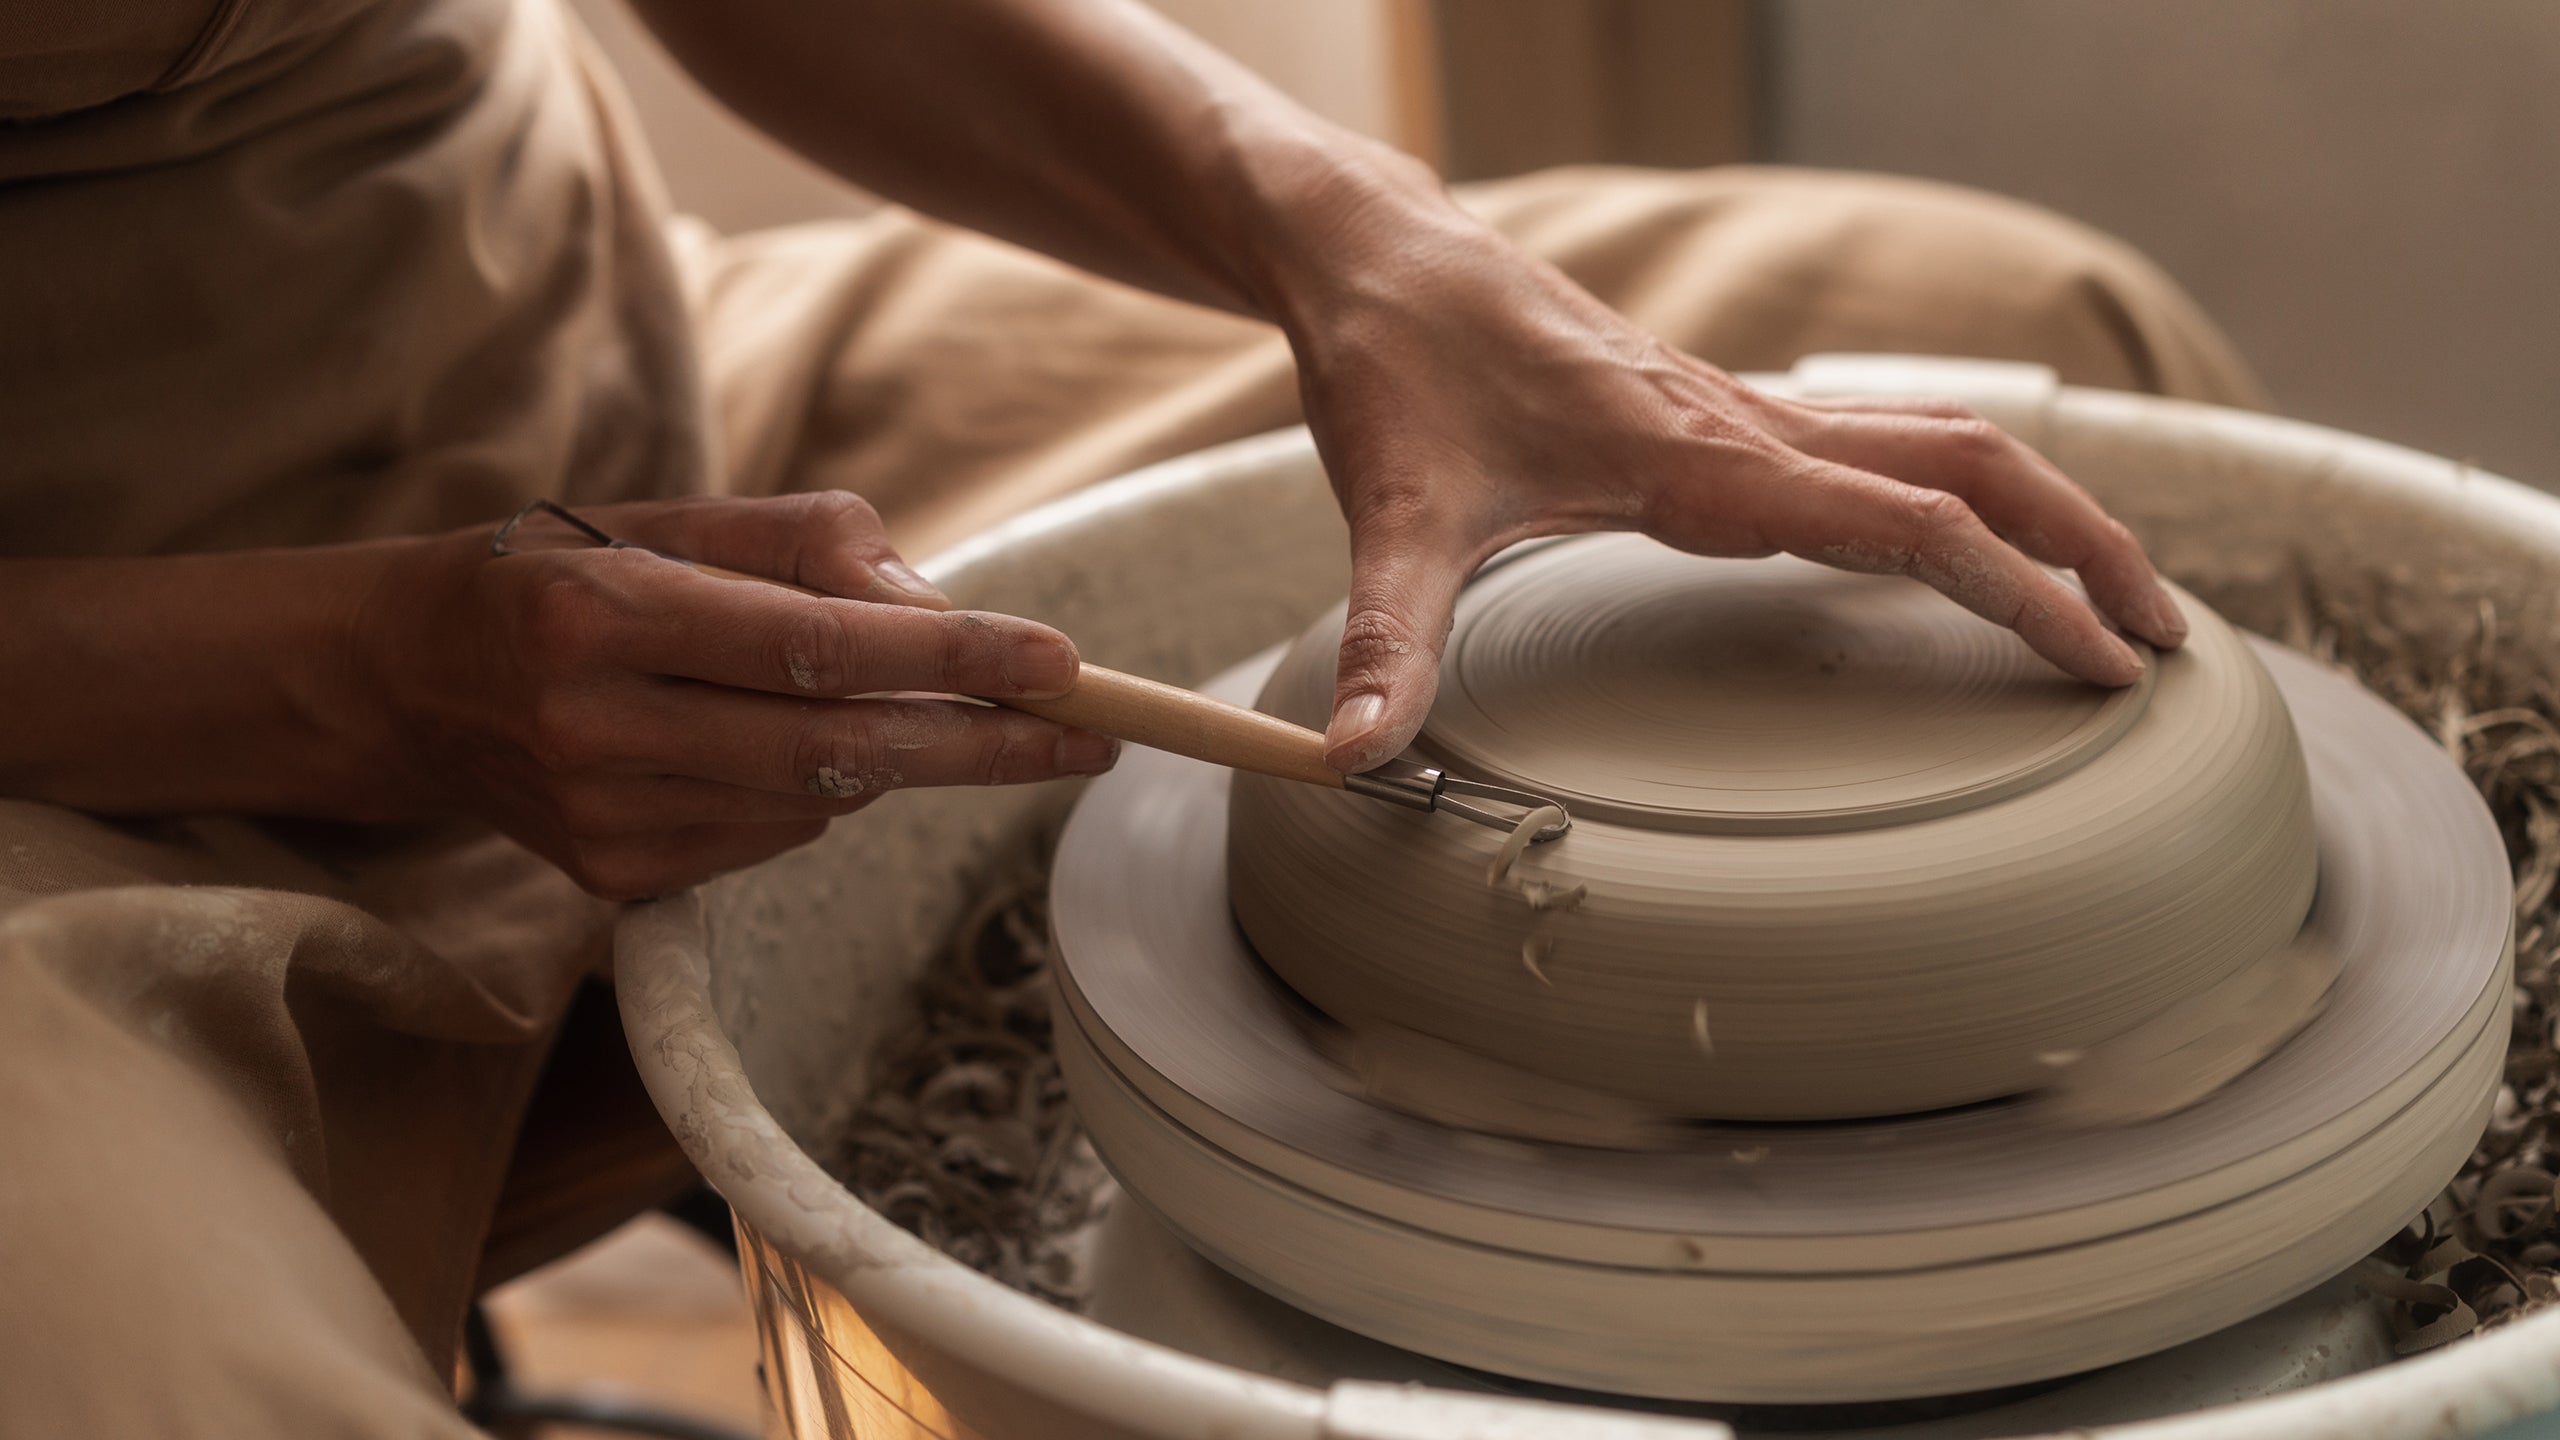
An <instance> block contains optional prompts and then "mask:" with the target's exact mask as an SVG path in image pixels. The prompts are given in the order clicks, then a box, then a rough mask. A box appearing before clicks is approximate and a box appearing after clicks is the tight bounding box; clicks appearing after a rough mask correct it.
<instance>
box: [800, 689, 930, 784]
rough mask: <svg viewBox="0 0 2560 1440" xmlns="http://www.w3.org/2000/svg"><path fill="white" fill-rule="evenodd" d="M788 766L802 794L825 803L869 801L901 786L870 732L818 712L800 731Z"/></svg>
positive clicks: (864, 727) (894, 768) (901, 778)
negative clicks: (867, 798)
mask: <svg viewBox="0 0 2560 1440" xmlns="http://www.w3.org/2000/svg"><path fill="white" fill-rule="evenodd" d="M789 764H790V767H791V769H790V773H791V774H792V775H793V776H794V777H795V778H796V779H797V780H798V782H799V785H800V788H801V790H802V791H804V792H806V793H807V794H811V795H816V796H819V797H821V798H823V799H828V800H851V799H855V798H857V797H860V796H865V795H873V794H877V793H878V792H880V791H883V790H892V789H895V788H897V787H898V786H899V785H900V784H902V783H904V781H905V777H904V776H903V775H901V774H899V773H898V771H897V769H896V767H895V766H893V765H891V764H889V763H887V758H886V752H885V751H884V749H883V747H882V746H881V745H880V743H879V739H878V737H877V736H875V735H873V734H871V733H870V727H868V726H863V725H856V724H848V723H847V722H846V720H845V718H844V717H843V716H842V715H840V714H836V713H832V712H829V711H823V710H822V711H820V712H819V713H818V714H816V715H813V716H812V717H811V718H810V719H809V721H808V723H806V724H804V725H802V726H801V727H800V730H799V733H798V735H797V736H796V737H795V739H794V740H793V742H792V745H791V755H790V760H789Z"/></svg>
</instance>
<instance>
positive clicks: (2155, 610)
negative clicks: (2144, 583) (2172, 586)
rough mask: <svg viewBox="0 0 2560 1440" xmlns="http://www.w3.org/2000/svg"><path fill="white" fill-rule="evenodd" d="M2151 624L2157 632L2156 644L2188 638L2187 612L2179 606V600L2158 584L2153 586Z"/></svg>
mask: <svg viewBox="0 0 2560 1440" xmlns="http://www.w3.org/2000/svg"><path fill="white" fill-rule="evenodd" d="M2151 624H2152V628H2153V629H2154V630H2155V631H2156V632H2157V633H2156V635H2155V636H2154V637H2153V643H2155V644H2160V645H2175V644H2177V643H2178V642H2180V641H2182V640H2184V639H2186V638H2187V617H2186V613H2185V612H2184V611H2181V610H2180V609H2179V608H2178V602H2177V601H2175V600H2172V599H2170V598H2169V592H2168V591H2166V590H2163V589H2161V588H2160V587H2159V586H2157V585H2154V586H2152V587H2151Z"/></svg>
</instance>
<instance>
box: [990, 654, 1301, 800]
mask: <svg viewBox="0 0 2560 1440" xmlns="http://www.w3.org/2000/svg"><path fill="white" fill-rule="evenodd" d="M998 703H999V704H1003V705H1006V706H1010V707H1011V708H1013V709H1016V710H1023V711H1028V712H1029V713H1031V714H1034V715H1037V716H1039V717H1041V718H1042V719H1044V720H1055V721H1057V722H1058V723H1059V724H1061V725H1073V726H1075V727H1077V728H1078V729H1081V730H1094V731H1099V732H1100V733H1102V734H1105V735H1111V736H1116V737H1117V738H1119V739H1122V740H1126V741H1129V742H1130V743H1131V744H1135V745H1144V746H1146V747H1147V748H1148V749H1151V750H1169V751H1171V752H1173V753H1174V754H1176V755H1188V756H1190V757H1191V758H1192V759H1194V760H1206V761H1208V762H1209V763H1210V764H1212V765H1224V766H1226V767H1228V768H1229V769H1233V770H1250V771H1252V772H1254V773H1255V774H1257V775H1271V776H1276V777H1278V778H1280V779H1282V780H1298V781H1303V782H1305V783H1307V784H1309V785H1327V786H1331V787H1332V788H1334V789H1336V790H1339V789H1341V788H1342V776H1341V775H1340V774H1338V773H1336V772H1335V770H1334V769H1333V767H1332V766H1330V765H1327V764H1325V763H1324V737H1323V736H1322V735H1319V734H1317V733H1316V732H1315V731H1313V730H1309V729H1307V728H1306V727H1304V726H1302V725H1292V724H1290V723H1289V722H1288V721H1286V720H1281V719H1277V718H1275V717H1273V716H1269V715H1265V714H1263V713H1262V712H1261V711H1259V710H1247V709H1245V708H1244V707H1243V706H1241V705H1230V704H1228V703H1227V702H1226V701H1224V700H1215V699H1212V698H1210V697H1209V696H1206V695H1203V694H1201V693H1200V692H1198V691H1196V690H1185V689H1183V688H1182V687H1180V686H1178V685H1167V684H1164V683H1162V682H1161V681H1156V680H1148V679H1145V678H1143V677H1141V676H1137V675H1124V674H1122V673H1121V672H1119V671H1117V670H1107V669H1105V668H1103V667H1102V666H1100V665H1095V664H1091V663H1089V662H1088V663H1087V664H1086V665H1085V666H1084V668H1083V669H1081V670H1078V671H1077V672H1076V683H1075V685H1074V686H1073V687H1072V688H1071V689H1069V690H1068V691H1067V693H1066V694H1064V695H1061V696H1059V697H1057V698H1056V699H1054V700H1018V699H1017V700H1004V701H999V702H998Z"/></svg>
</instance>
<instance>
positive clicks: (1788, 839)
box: [1229, 535, 2317, 1120]
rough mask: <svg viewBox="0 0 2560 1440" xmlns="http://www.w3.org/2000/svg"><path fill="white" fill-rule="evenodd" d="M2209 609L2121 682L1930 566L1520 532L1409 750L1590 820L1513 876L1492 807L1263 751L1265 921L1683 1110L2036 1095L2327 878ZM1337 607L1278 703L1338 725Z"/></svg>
mask: <svg viewBox="0 0 2560 1440" xmlns="http://www.w3.org/2000/svg"><path fill="white" fill-rule="evenodd" d="M2179 603H2180V604H2181V606H2182V607H2183V609H2184V612H2185V614H2186V616H2187V620H2188V623H2189V626H2190V629H2191V632H2192V634H2191V638H2190V639H2189V641H2188V642H2187V644H2186V645H2185V646H2184V647H2182V648H2181V649H2179V650H2177V651H2174V652H2170V653H2166V654H2158V655H2154V654H2151V653H2150V652H2148V651H2147V650H2146V651H2145V652H2144V653H2145V655H2146V658H2147V659H2148V661H2149V664H2150V668H2149V671H2148V673H2147V674H2146V675H2145V677H2144V678H2143V679H2142V680H2141V681H2140V682H2139V683H2137V684H2135V685H2133V686H2130V687H2127V688H2124V689H2119V690H2110V689H2105V688H2102V687H2099V686H2094V685H2089V684H2085V683H2082V682H2079V681H2076V680H2073V679H2071V678H2069V677H2068V676H2065V675H2063V674H2062V673H2061V672H2059V671H2057V670H2055V669H2053V668H2052V667H2051V666H2050V665H2048V664H2047V663H2046V662H2044V661H2043V660H2041V659H2039V658H2038V657H2037V656H2035V655H2034V654H2033V652H2031V651H2029V650H2028V649H2027V647H2026V646H2025V644H2024V643H2023V642H2021V641H2019V640H2018V639H2017V638H2016V637H2015V636H2014V635H2013V634H2011V633H2010V632H2008V631H2006V630H2003V629H2000V628H1999V627H1996V626H1994V625H1991V624H1989V623H1986V622H1984V621H1982V620H1980V619H1978V618H1976V617H1974V616H1972V615H1970V614H1968V613H1966V612H1964V611H1963V610H1961V609H1959V608H1957V607H1956V606H1955V605H1953V604H1951V603H1949V602H1948V601H1946V600H1945V599H1943V598H1942V597H1940V596H1938V595H1937V594H1936V593H1934V592H1932V591H1930V590H1928V589H1926V588H1925V587H1923V586H1921V585H1919V584H1917V583H1915V582H1912V581H1908V580H1903V579H1899V578H1891V577H1877V576H1864V575H1855V574H1849V573H1845V572H1841V571H1836V570H1831V569H1828V568H1825V567H1822V566H1818V565H1814V564H1810V563H1807V562H1804V561H1798V560H1792V559H1786V558H1778V559H1769V560H1710V559H1700V558H1697V557H1693V556H1687V555H1682V554H1679V553H1677V552H1674V551H1672V550H1669V549H1667V548H1665V547H1663V546H1660V545H1657V544H1655V543H1654V542H1652V541H1649V540H1646V539H1643V538H1641V537H1637V536H1630V535H1606V536H1590V537H1583V538H1578V539H1574V540H1569V541H1562V542H1555V543H1550V544H1546V545H1542V546H1535V547H1524V548H1523V549H1522V550H1521V551H1519V552H1515V553H1514V554H1513V555H1512V556H1510V557H1506V559H1504V560H1503V561H1501V562H1498V563H1497V564H1496V565H1495V566H1494V567H1492V568H1490V569H1489V570H1488V571H1487V572H1486V573H1485V574H1483V575H1481V576H1479V577H1478V579H1477V580H1476V582H1475V583H1474V584H1473V585H1472V586H1471V587H1470V588H1469V590H1468V592H1467V593H1466V595H1465V596H1464V597H1463V598H1462V600H1461V602H1460V605H1459V608H1458V614H1457V623H1456V626H1455V629H1454V630H1453V632H1452V634H1451V638H1450V642H1449V646H1448V649H1447V652H1446V657H1445V659H1444V661H1443V663H1442V666H1441V672H1440V683H1441V693H1440V696H1439V699H1438V701H1437V703H1436V705H1435V707H1434V709H1433V711H1432V715H1431V719H1430V722H1429V723H1428V724H1427V725H1426V726H1425V728H1424V730H1423V732H1422V735H1421V737H1420V740H1419V741H1418V742H1417V745H1416V747H1415V748H1416V750H1417V751H1418V752H1419V753H1421V754H1422V755H1423V756H1425V757H1426V758H1428V759H1430V760H1431V761H1432V762H1434V763H1438V764H1444V765H1446V766H1447V767H1448V768H1449V769H1450V770H1452V771H1453V772H1454V773H1460V774H1465V775H1470V776H1474V777H1477V778H1482V779H1488V780H1495V781H1499V782H1501V783H1504V784H1509V785H1516V786H1518V787H1521V788H1523V789H1527V790H1531V791H1535V792H1539V793H1542V794H1546V795H1551V796H1554V797H1556V798H1557V799H1558V800H1560V801H1561V802H1562V803H1563V804H1565V805H1566V806H1567V807H1568V808H1569V809H1570V811H1571V813H1572V816H1573V827H1572V830H1571V831H1570V833H1568V834H1567V835H1565V836H1564V837H1563V838H1562V839H1560V840H1556V841H1554V842H1552V843H1548V844H1542V845H1538V846H1534V847H1532V848H1530V849H1529V850H1528V851H1526V852H1525V853H1524V854H1522V855H1521V857H1520V858H1519V859H1518V860H1517V862H1515V864H1514V865H1513V867H1512V868H1511V870H1510V872H1509V874H1508V875H1507V876H1505V877H1502V878H1501V879H1500V880H1499V882H1498V883H1496V882H1495V881H1492V880H1489V877H1488V866H1489V864H1490V863H1491V862H1492V860H1493V859H1494V857H1495V855H1496V853H1497V851H1498V850H1499V848H1500V846H1501V843H1502V837H1501V836H1500V835H1498V834H1496V833H1494V832H1492V831H1489V830H1486V829H1484V828H1481V827H1478V826H1472V825H1467V824H1463V823H1458V822H1456V821H1453V820H1451V819H1450V818H1448V817H1446V816H1437V815H1427V814H1418V813H1413V812H1408V811H1401V810H1397V809H1394V808H1391V807H1388V806H1383V805H1379V804H1376V803H1374V802H1372V801H1369V800H1365V799H1362V798H1359V797H1356V796H1351V795H1346V794H1342V793H1339V792H1332V791H1325V790H1320V789H1316V788H1313V787H1309V786H1305V785H1294V784H1290V783H1288V782H1284V781H1278V780H1270V779H1265V778H1263V777H1259V776H1254V775H1247V774H1239V775H1237V776H1236V777H1235V781H1234V790H1233V810H1232V819H1231V822H1230V830H1229V839H1230V863H1229V878H1230V885H1231V892H1232V896H1231V898H1232V901H1233V905H1234V910H1235V916H1236V919H1237V921H1238V923H1239V924H1240V926H1241V927H1242V929H1243V931H1244V933H1245V935H1246V936H1247V938H1248V939H1249V940H1250V941H1251V942H1252V944H1253V947H1254V949H1255V950H1256V951H1257V952H1258V953H1259V955H1260V956H1261V958H1262V960H1263V961H1264V962H1265V963H1267V964H1268V965H1269V966H1270V967H1271V969H1272V970H1273V971H1275V972H1276V973H1277V974H1278V975H1279V976H1280V977H1281V978H1282V979H1284V980H1285V981H1287V982H1288V984H1289V985H1290V986H1291V987H1293V988H1294V989H1295V990H1296V991H1297V992H1298V993H1299V994H1300V995H1301V996H1303V997H1305V998H1306V999H1307V1000H1308V1001H1310V1002H1311V1003H1312V1004H1314V1005H1315V1006H1316V1007H1317V1008H1318V1009H1320V1010H1322V1011H1324V1012H1325V1013H1326V1014H1327V1015H1329V1016H1331V1017H1333V1019H1335V1020H1337V1021H1340V1022H1344V1023H1345V1024H1346V1025H1348V1026H1349V1027H1350V1031H1351V1033H1353V1034H1355V1035H1368V1036H1371V1037H1376V1036H1380V1035H1392V1036H1401V1037H1420V1041H1419V1043H1421V1044H1422V1045H1424V1046H1426V1047H1430V1046H1441V1047H1456V1049H1455V1050H1454V1051H1449V1052H1447V1053H1451V1054H1463V1055H1464V1056H1466V1057H1468V1061H1469V1063H1470V1064H1473V1063H1476V1062H1477V1061H1488V1062H1490V1063H1492V1064H1494V1065H1498V1066H1501V1067H1506V1068H1509V1069H1516V1070H1517V1071H1519V1072H1523V1073H1524V1074H1525V1075H1527V1076H1529V1077H1533V1078H1534V1080H1535V1081H1536V1082H1537V1083H1539V1084H1545V1085H1553V1086H1557V1087H1563V1091H1564V1093H1571V1092H1587V1093H1588V1094H1590V1095H1593V1096H1597V1097H1605V1098H1606V1099H1608V1100H1610V1101H1612V1102H1623V1103H1626V1104H1629V1105H1632V1106H1634V1107H1636V1108H1638V1109H1639V1110H1641V1111H1643V1112H1646V1113H1651V1114H1658V1115H1661V1116H1664V1117H1672V1118H1719V1119H1733V1120H1821V1119H1842V1118H1850V1117H1872V1116H1884V1115H1898V1114H1907V1113H1912V1112H1917V1111H1925V1110H1932V1109H1939V1108H1943V1107H1948V1106H1956V1105H1963V1104H1967V1103H1970V1102H1974V1101H1981V1100H1987V1099H1991V1098H1994V1097H1998V1096H2006V1095H2014V1094H2018V1093H2021V1092H2025V1091H2030V1090H2034V1089H2037V1088H2038V1087H2040V1086H2043V1085H2045V1084H2047V1083H2049V1082H2051V1081H2052V1080H2053V1079H2054V1078H2055V1076H2056V1074H2057V1072H2058V1071H2062V1070H2067V1069H2068V1067H2070V1066H2072V1065H2073V1064H2075V1063H2077V1062H2078V1061H2079V1060H2080V1059H2081V1058H2082V1057H2083V1056H2085V1055H2087V1054H2088V1053H2089V1052H2091V1051H2092V1050H2093V1049H2094V1048H2097V1047H2101V1046H2103V1045H2104V1044H2106V1042H2108V1041H2110V1040H2111V1039H2114V1038H2116V1037H2119V1036H2123V1035H2125V1034H2126V1033H2127V1032H2130V1031H2133V1030H2134V1029H2135V1028H2136V1027H2138V1026H2143V1025H2145V1024H2146V1023H2147V1022H2153V1021H2155V1020H2157V1019H2158V1018H2159V1017H2161V1016H2162V1015H2163V1014H2164V1013H2167V1012H2170V1011H2172V1010H2173V1009H2174V1008H2176V1007H2179V1006H2181V1005H2186V1006H2189V1007H2192V1006H2193V1005H2194V1004H2195V1003H2196V1002H2197V1000H2198V999H2199V997H2211V996H2214V995H2217V994H2245V993H2252V992H2250V991H2249V989H2248V984H2249V980H2250V977H2251V976H2252V975H2254V974H2257V973H2260V972H2262V971H2263V970H2264V969H2265V967H2268V966H2270V965H2273V964H2275V963H2277V960H2278V957H2280V956H2282V955H2283V954H2284V953H2285V952H2286V950H2287V947H2288V946H2289V945H2290V943H2291V942H2292V941H2293V940H2294V937H2295V936H2296V934H2297V932H2298V931H2299V930H2300V929H2301V927H2302V924H2303V919H2304V916H2305V914H2306V912H2307V911H2308V910H2309V908H2310V905H2311V901H2312V896H2313V890H2314V886H2315V881H2316V878H2317V876H2316V868H2317V867H2316V859H2315V847H2314V836H2313V829H2312V814H2311V803H2310V794H2309V787H2308V782H2307V780H2306V775H2305V769H2304V763H2303V756H2302V750H2301V746H2300V744H2299V742H2298V740H2297V738H2296V735H2295V731H2294V727H2293V723H2292V720H2291V718H2290V717H2289V716H2288V714H2287V712H2286V710H2285V706H2284V703H2283V701H2282V699H2281V698H2280V697H2279V695H2278V694H2277V693H2276V690H2275V687H2274V684H2273V682H2272V681H2271V680H2270V679H2269V677H2268V675H2267V672H2266V670H2265V669H2264V668H2263V667H2262V666H2261V665H2260V664H2259V662H2258V661H2257V659H2256V658H2255V657H2254V656H2253V655H2252V654H2251V653H2250V651H2249V649H2248V647H2247V646H2246V645H2244V644H2243V643H2242V642H2241V640H2240V639H2239V637H2238V636H2237V635H2236V634H2234V633H2233V631H2232V630H2231V629H2230V627H2229V626H2227V625H2226V624H2224V623H2223V621H2222V620H2221V619H2220V618H2218V617H2217V616H2215V615H2214V614H2213V613H2212V612H2211V611H2210V610H2208V609H2206V608H2205V607H2204V606H2202V605H2201V604H2199V603H2197V602H2195V601H2194V600H2193V599H2191V598H2188V597H2185V596H2183V595H2181V596H2180V597H2179ZM1341 625H1342V615H1341V612H1340V610H1339V609H1337V610H1336V611H1335V612H1333V613H1332V614H1330V615H1328V616H1326V617H1324V618H1322V619H1319V620H1318V621H1317V622H1316V623H1315V624H1313V625H1312V626H1310V627H1309V628H1308V629H1307V630H1306V632H1305V633H1304V634H1303V635H1301V636H1300V637H1299V639H1298V641H1297V642H1296V644H1295V645H1294V647H1293V648H1292V649H1291V650H1290V651H1289V653H1288V654H1287V656H1286V657H1285V658H1284V659H1283V660H1282V661H1281V663H1280V665H1279V667H1278V668H1277V670H1276V671H1275V672H1274V673H1273V674H1272V676H1271V679H1270V681H1269V683H1268V685H1267V686H1266V687H1265V688H1264V690H1263V692H1262V695H1261V697H1260V704H1261V707H1262V708H1263V709H1265V710H1267V711H1269V712H1271V713H1272V714H1275V715H1279V716H1281V717H1283V718H1286V719H1290V720H1294V721H1297V722H1300V723H1302V724H1308V725H1313V726H1318V727H1321V725H1322V724H1323V717H1324V715H1325V713H1326V711H1327V709H1328V707H1329V702H1330V700H1331V698H1332V693H1333V675H1334V655H1335V650H1336V645H1337V641H1338V638H1339V636H1340V634H1341ZM2291 1003H2296V1004H2297V1005H2298V1007H2299V1006H2301V1005H2307V1001H2299V1000H2298V1001H2296V1002H2291ZM2283 1028H2284V1027H2282V1026H2279V1027H2277V1029H2278V1030H2279V1031H2281V1030H2282V1029H2283ZM2277 1038H2281V1036H2280V1034H2279V1035H2278V1037H2277Z"/></svg>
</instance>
